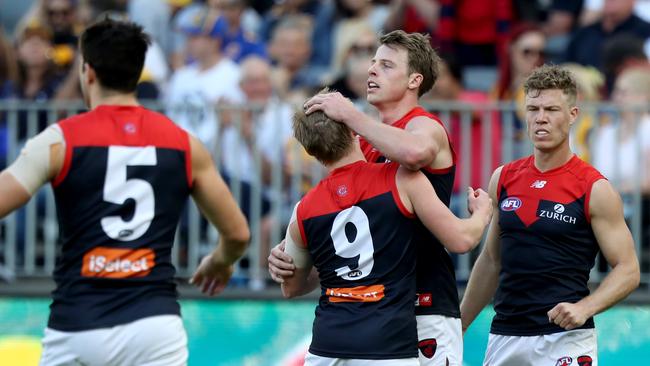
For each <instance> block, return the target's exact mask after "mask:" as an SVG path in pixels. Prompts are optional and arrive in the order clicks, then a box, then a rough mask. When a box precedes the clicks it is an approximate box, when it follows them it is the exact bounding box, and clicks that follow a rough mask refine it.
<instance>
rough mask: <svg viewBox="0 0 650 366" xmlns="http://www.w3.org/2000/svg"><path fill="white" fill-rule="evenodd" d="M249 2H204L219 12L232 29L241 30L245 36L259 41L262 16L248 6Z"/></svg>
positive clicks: (236, 0)
mask: <svg viewBox="0 0 650 366" xmlns="http://www.w3.org/2000/svg"><path fill="white" fill-rule="evenodd" d="M254 2H255V1H250V0H206V3H207V4H208V7H209V8H210V9H214V10H216V11H217V12H219V14H220V15H222V16H224V17H225V18H226V20H227V21H228V24H229V25H230V27H231V30H233V29H241V30H242V31H243V32H244V33H245V34H246V35H247V36H249V37H251V38H254V39H259V36H258V35H259V32H260V28H261V27H262V16H261V15H260V14H259V13H258V12H257V11H255V10H254V9H253V8H252V7H251V6H250V5H251V3H254Z"/></svg>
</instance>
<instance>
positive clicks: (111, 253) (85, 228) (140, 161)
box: [0, 20, 249, 365]
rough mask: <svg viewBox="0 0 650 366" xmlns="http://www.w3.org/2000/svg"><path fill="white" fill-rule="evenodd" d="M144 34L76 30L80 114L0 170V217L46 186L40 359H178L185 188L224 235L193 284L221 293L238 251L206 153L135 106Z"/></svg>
mask: <svg viewBox="0 0 650 366" xmlns="http://www.w3.org/2000/svg"><path fill="white" fill-rule="evenodd" d="M148 42H149V41H148V37H147V36H146V35H145V34H144V33H142V29H141V28H140V27H139V26H136V25H133V24H129V23H118V22H113V21H110V20H106V21H102V22H100V23H97V24H95V25H93V26H91V27H90V28H88V29H87V30H86V31H85V32H84V34H83V35H82V37H81V42H80V47H81V54H82V55H83V59H82V62H81V64H82V67H81V69H80V79H81V86H82V90H83V92H84V97H85V100H86V102H87V104H88V106H89V109H90V111H89V112H88V113H84V114H80V115H78V116H75V117H72V118H69V119H66V120H63V121H61V122H59V123H58V124H56V125H54V126H51V127H49V128H48V129H46V130H45V131H44V132H42V133H41V134H39V135H38V136H37V137H35V138H34V139H32V140H31V141H30V142H29V143H28V144H27V145H26V147H25V149H24V150H23V152H22V153H21V155H20V157H19V158H18V159H17V160H16V161H15V162H14V163H13V164H12V165H11V166H10V167H9V168H8V169H7V170H6V171H4V172H2V173H1V174H0V217H3V216H5V215H6V214H8V213H10V212H11V211H13V210H14V209H16V208H18V207H20V206H22V205H23V204H25V203H26V202H27V201H28V200H29V198H30V197H31V195H33V194H34V193H35V192H36V191H37V190H38V189H39V188H40V187H41V186H42V185H43V184H45V183H47V182H51V183H52V187H53V188H54V194H55V198H56V205H57V214H58V219H59V226H60V230H59V231H60V238H59V244H60V245H61V256H60V258H59V259H58V262H57V267H56V269H55V271H54V279H55V282H56V285H57V286H56V289H55V290H54V292H53V294H52V297H53V301H52V305H51V306H50V308H51V312H50V318H49V321H48V326H47V328H46V330H45V337H44V339H43V353H42V357H41V365H80V364H83V365H185V364H186V363H187V338H186V335H185V330H184V329H183V325H182V321H181V319H180V310H179V304H178V302H177V292H176V285H175V283H174V282H173V277H174V272H175V270H174V267H173V265H172V263H171V249H172V244H173V241H174V234H175V228H176V226H177V223H178V220H179V215H180V212H181V211H182V208H183V206H184V204H185V202H186V200H187V198H188V197H189V196H190V195H191V196H192V197H193V198H194V200H195V201H196V203H197V205H198V206H199V207H200V208H201V210H202V211H203V213H204V214H205V215H206V216H207V218H208V219H209V220H210V221H211V222H212V223H213V224H214V225H215V226H216V227H217V229H218V230H219V231H220V233H221V236H220V237H221V239H220V240H221V242H220V245H219V246H218V247H217V249H216V250H215V252H214V253H212V254H210V255H209V256H207V257H206V258H204V260H203V262H202V263H201V265H200V267H199V269H198V271H197V273H196V274H195V276H194V278H193V281H194V283H196V284H197V285H200V286H202V287H203V290H204V291H206V292H209V293H211V294H214V293H217V292H219V291H221V290H222V289H223V287H224V286H225V284H226V283H227V281H228V279H229V278H230V275H231V273H232V265H233V263H234V261H235V260H237V259H238V258H239V257H240V256H241V255H242V253H243V251H244V250H245V248H246V243H247V241H248V238H249V231H248V227H247V225H246V221H245V219H244V217H243V214H242V213H241V211H240V210H239V209H238V207H237V206H236V204H235V201H234V199H233V198H232V196H231V195H230V193H229V191H228V188H227V187H226V185H225V184H224V183H223V181H222V180H221V178H220V177H219V175H218V173H217V172H216V170H215V168H214V166H213V164H212V161H211V159H210V155H209V153H208V152H207V150H206V149H205V148H204V147H203V146H201V144H200V143H199V142H198V141H197V140H196V139H195V138H193V137H191V136H189V135H188V134H187V133H186V132H185V131H183V130H182V129H181V128H179V127H177V126H176V125H175V124H174V123H173V122H172V121H170V120H169V119H167V118H166V117H165V116H163V115H161V114H158V113H155V112H152V111H149V110H147V109H145V108H143V107H141V106H139V105H138V104H137V101H136V99H135V94H134V91H135V87H136V83H137V81H138V78H139V76H140V73H141V71H142V65H143V63H144V55H145V52H146V49H147V44H148Z"/></svg>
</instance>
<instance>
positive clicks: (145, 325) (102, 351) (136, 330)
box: [40, 315, 187, 366]
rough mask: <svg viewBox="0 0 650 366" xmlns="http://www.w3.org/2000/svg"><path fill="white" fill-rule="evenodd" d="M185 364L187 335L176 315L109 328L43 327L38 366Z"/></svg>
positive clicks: (144, 319) (172, 365)
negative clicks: (66, 328)
mask: <svg viewBox="0 0 650 366" xmlns="http://www.w3.org/2000/svg"><path fill="white" fill-rule="evenodd" d="M72 365H74V366H79V365H84V366H95V365H98V366H99V365H101V366H113V365H115V366H130V365H134V366H135V365H138V366H145V365H146V366H185V365H187V334H186V333H185V328H184V327H183V321H182V320H181V318H180V317H179V316H178V315H159V316H151V317H147V318H142V319H139V320H136V321H134V322H131V323H127V324H123V325H117V326H114V327H111V328H101V329H93V330H84V331H79V332H61V331H58V330H54V329H50V328H45V336H44V337H43V353H42V355H41V361H40V366H72Z"/></svg>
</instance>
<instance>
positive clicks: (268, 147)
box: [220, 56, 293, 289]
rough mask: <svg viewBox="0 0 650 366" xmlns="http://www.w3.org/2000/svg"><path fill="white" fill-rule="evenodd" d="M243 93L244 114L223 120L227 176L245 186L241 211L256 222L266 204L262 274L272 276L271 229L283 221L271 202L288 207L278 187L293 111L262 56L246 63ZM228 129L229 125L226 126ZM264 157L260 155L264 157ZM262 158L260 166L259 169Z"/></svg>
mask: <svg viewBox="0 0 650 366" xmlns="http://www.w3.org/2000/svg"><path fill="white" fill-rule="evenodd" d="M239 85H240V87H241V90H242V91H243V93H244V96H245V100H244V104H243V105H242V106H241V108H242V109H235V110H233V113H231V118H230V119H231V120H230V121H228V122H229V123H227V122H226V119H223V120H222V121H223V124H224V128H223V135H222V136H221V139H220V148H221V149H222V154H221V159H222V162H223V165H222V169H223V172H222V173H223V176H224V178H225V179H226V180H228V181H232V180H237V181H241V184H242V186H241V195H240V202H239V205H240V207H241V208H242V211H243V212H244V214H245V215H246V217H247V218H248V220H249V222H251V223H252V222H253V220H254V219H256V218H257V217H254V216H253V215H252V214H253V212H252V209H253V206H252V204H253V200H260V207H261V212H260V213H261V221H260V222H259V224H260V226H259V229H260V231H259V235H260V236H259V237H260V248H259V249H260V252H259V254H260V256H259V258H260V262H259V263H258V265H259V268H260V269H262V270H264V271H266V266H267V263H266V259H267V257H268V255H269V249H270V245H271V229H272V227H273V225H279V224H280V223H279V222H278V220H279V219H280V218H274V217H272V216H271V215H270V199H271V198H275V199H276V202H282V193H283V192H282V191H281V190H277V189H278V188H280V187H272V186H271V185H272V174H273V170H274V169H279V168H281V167H282V160H283V146H284V145H285V144H286V143H287V142H288V140H289V138H291V118H292V115H293V110H292V108H291V106H290V105H288V104H286V103H283V102H281V101H280V100H279V99H278V97H277V96H276V95H274V94H273V87H272V84H271V65H270V64H269V63H268V61H266V60H264V59H262V58H259V57H257V56H251V57H248V58H246V59H245V60H244V61H243V62H242V63H241V80H240V84H239ZM226 123H227V125H226ZM258 154H259V155H258ZM258 157H259V163H260V166H259V167H258V166H256V161H257V158H258ZM255 182H261V184H262V187H259V188H260V191H259V192H260V196H255V195H254V194H253V193H254V190H253V185H254V184H255ZM250 285H251V287H252V288H258V289H259V288H262V287H264V283H262V282H258V283H251V284H250Z"/></svg>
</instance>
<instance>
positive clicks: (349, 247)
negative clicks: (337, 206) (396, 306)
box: [331, 206, 375, 281]
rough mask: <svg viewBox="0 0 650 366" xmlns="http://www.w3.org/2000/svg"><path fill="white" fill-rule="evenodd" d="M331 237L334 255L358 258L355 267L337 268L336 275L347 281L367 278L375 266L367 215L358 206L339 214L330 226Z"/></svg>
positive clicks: (373, 248)
mask: <svg viewBox="0 0 650 366" xmlns="http://www.w3.org/2000/svg"><path fill="white" fill-rule="evenodd" d="M331 236H332V242H333V243H334V249H335V250H336V255H338V256H340V257H343V258H356V257H358V258H359V262H358V265H357V266H355V267H354V268H352V267H350V266H344V267H341V268H337V269H336V274H337V275H338V276H339V277H341V278H343V279H344V280H348V281H355V280H359V279H362V278H364V277H367V276H368V275H369V274H370V272H371V271H372V267H373V266H374V264H375V259H374V257H373V254H374V252H375V247H374V244H373V242H372V236H371V235H370V222H369V221H368V215H366V213H365V212H363V210H362V209H361V208H360V207H358V206H352V207H350V208H348V209H345V210H343V211H341V212H339V214H338V215H336V218H335V219H334V223H333V224H332V231H331Z"/></svg>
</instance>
